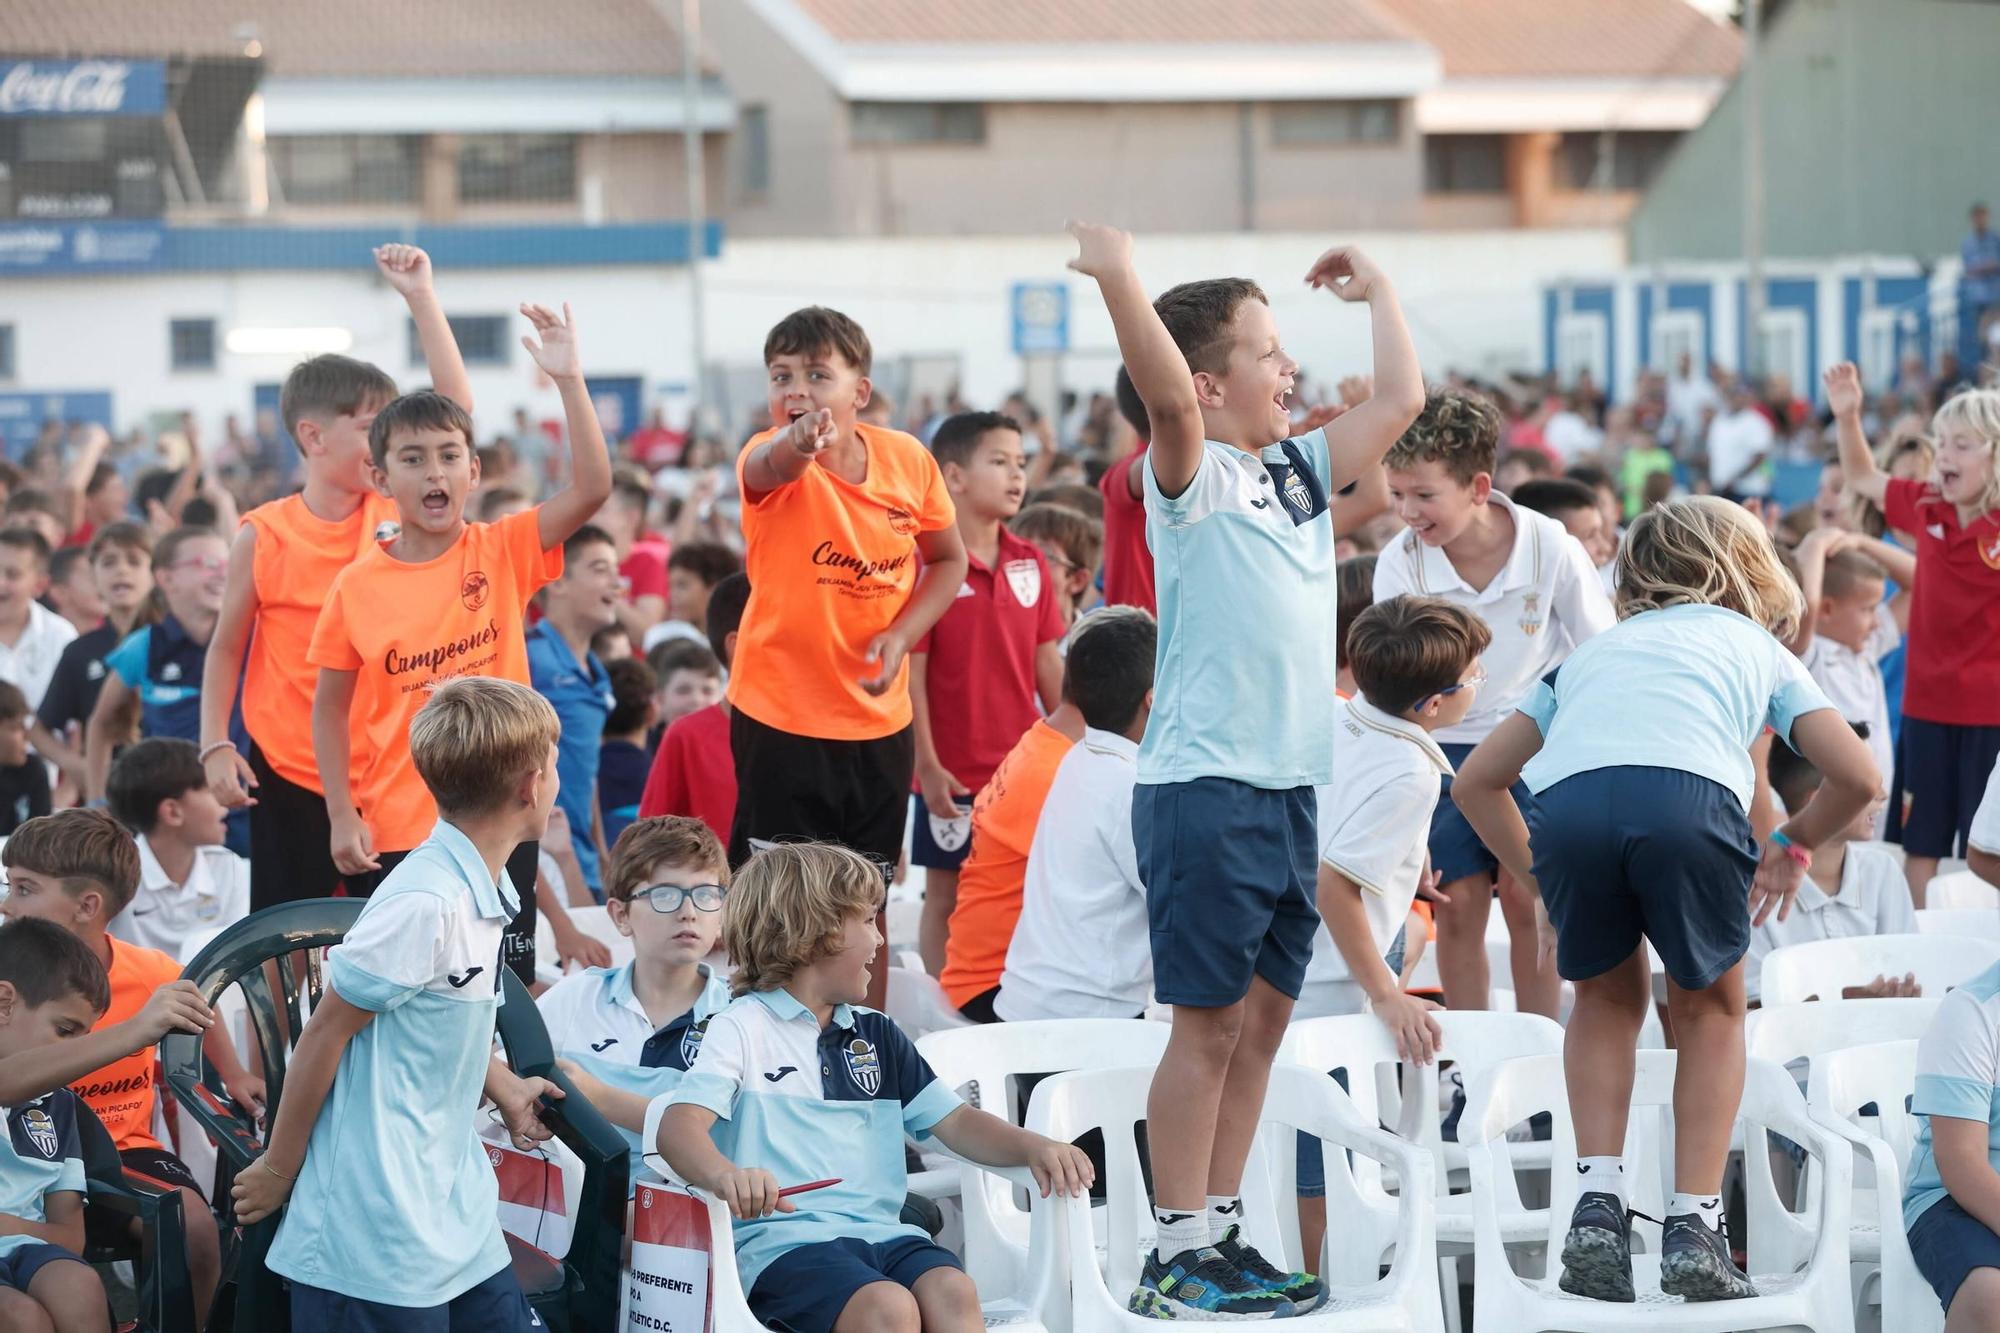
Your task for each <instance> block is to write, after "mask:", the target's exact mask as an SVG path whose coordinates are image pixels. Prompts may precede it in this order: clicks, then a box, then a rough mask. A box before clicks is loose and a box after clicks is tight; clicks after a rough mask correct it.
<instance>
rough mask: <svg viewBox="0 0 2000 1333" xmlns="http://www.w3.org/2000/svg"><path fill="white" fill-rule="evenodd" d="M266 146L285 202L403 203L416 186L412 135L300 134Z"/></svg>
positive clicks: (417, 169) (420, 169) (418, 176)
mask: <svg viewBox="0 0 2000 1333" xmlns="http://www.w3.org/2000/svg"><path fill="white" fill-rule="evenodd" d="M267 151H268V153H269V154H270V158H271V168H272V170H273V171H275V172H276V173H277V176H278V188H279V189H280V190H281V191H283V192H284V196H285V201H286V202H287V203H293V204H407V203H412V202H414V201H415V200H416V199H417V197H418V194H419V192H420V185H419V182H420V181H421V179H422V173H423V167H422V163H421V161H420V159H419V154H418V140H417V139H416V137H415V136H413V135H402V134H301V135H292V136H288V137H280V138H275V139H272V140H271V141H270V142H269V144H268V146H267Z"/></svg>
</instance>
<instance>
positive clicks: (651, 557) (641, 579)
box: [618, 537, 672, 602]
mask: <svg viewBox="0 0 2000 1333" xmlns="http://www.w3.org/2000/svg"><path fill="white" fill-rule="evenodd" d="M671 549H672V548H671V547H669V546H668V545H667V544H666V543H665V542H663V541H661V540H660V539H659V538H658V537H641V538H640V539H639V540H638V541H636V542H633V543H632V553H631V554H630V555H628V556H626V557H625V558H624V559H623V560H621V561H619V562H618V580H619V582H620V583H622V584H623V585H624V587H625V600H626V601H628V602H636V601H638V600H639V599H640V598H641V597H665V596H666V595H667V555H668V553H669V551H670V550H671Z"/></svg>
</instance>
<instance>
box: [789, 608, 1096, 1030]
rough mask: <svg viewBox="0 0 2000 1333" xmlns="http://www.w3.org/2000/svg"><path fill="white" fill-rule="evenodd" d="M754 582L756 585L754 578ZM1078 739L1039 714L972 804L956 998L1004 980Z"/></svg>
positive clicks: (955, 911)
mask: <svg viewBox="0 0 2000 1333" xmlns="http://www.w3.org/2000/svg"><path fill="white" fill-rule="evenodd" d="M753 586H754V585H753ZM1074 744H1075V742H1074V741H1072V740H1071V739H1070V738H1069V737H1067V736H1065V735H1063V734H1062V733H1061V732H1060V731H1057V730H1056V729H1055V728H1054V727H1052V726H1050V725H1049V724H1048V723H1047V722H1041V721H1037V722H1036V723H1035V725H1034V726H1032V727H1029V728H1028V730H1027V732H1026V734H1024V735H1023V736H1022V737H1021V739H1020V740H1019V741H1017V742H1015V744H1014V748H1013V749H1011V750H1009V751H1008V752H1007V757H1006V758H1005V759H1002V760H1001V761H1000V767H998V768H996V769H994V770H993V780H992V781H991V782H988V783H987V784H986V785H985V786H984V787H982V788H980V790H979V795H978V797H977V798H976V799H975V800H974V801H973V803H972V851H971V852H970V854H968V855H967V856H966V858H965V864H964V865H962V866H960V867H959V871H958V905H957V906H956V907H954V908H952V909H951V934H950V935H949V936H947V937H946V940H945V949H944V971H942V972H940V973H939V974H938V982H939V984H940V985H942V986H943V987H944V993H945V994H946V995H947V996H948V997H950V999H951V1002H952V1003H953V1004H955V1005H963V1004H964V1003H965V1002H966V1001H967V1000H970V999H972V998H973V997H974V996H976V995H979V994H980V993H981V992H983V991H989V990H992V989H993V988H994V987H995V986H997V985H999V984H1000V972H1001V969H1003V968H1004V967H1006V966H1007V946H1008V945H1009V944H1012V943H1013V942H1014V926H1015V924H1016V923H1017V922H1018V921H1020V919H1021V886H1022V884H1024V883H1025V882H1026V881H1027V878H1028V849H1029V848H1030V847H1032V846H1034V843H1035V825H1036V824H1037V823H1039V822H1041V818H1042V804H1043V802H1045V801H1047V800H1048V798H1049V786H1050V784H1051V783H1053V782H1054V781H1055V780H1056V769H1057V768H1058V767H1059V766H1061V764H1062V761H1063V756H1064V755H1066V754H1068V753H1069V752H1070V747H1071V746H1073V745H1074Z"/></svg>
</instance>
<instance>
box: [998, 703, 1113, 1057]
mask: <svg viewBox="0 0 2000 1333" xmlns="http://www.w3.org/2000/svg"><path fill="white" fill-rule="evenodd" d="M1138 778H1139V747H1138V745H1137V744H1136V743H1134V742H1132V741H1129V740H1127V739H1125V737H1123V736H1120V735H1118V734H1116V733H1115V732H1110V731H1099V730H1097V729H1096V728H1094V727H1087V728H1085V729H1084V733H1083V740H1082V741H1081V742H1079V743H1078V744H1077V745H1076V747H1075V748H1073V749H1072V750H1071V751H1070V752H1069V753H1068V754H1067V755H1065V756H1063V761H1062V763H1061V764H1060V765H1058V766H1057V768H1056V775H1055V780H1054V781H1053V782H1051V783H1050V784H1049V795H1048V799H1047V800H1046V801H1045V802H1043V804H1042V816H1041V819H1040V820H1039V821H1038V822H1037V824H1036V825H1035V840H1034V843H1033V844H1032V845H1031V846H1030V847H1029V850H1028V870H1027V877H1026V879H1025V881H1024V883H1023V885H1022V890H1021V919H1020V922H1019V924H1017V925H1016V926H1015V927H1014V939H1013V942H1012V943H1011V944H1010V945H1009V946H1008V948H1007V966H1006V968H1005V969H1004V970H1003V971H1002V972H1001V974H1000V994H999V995H997V996H996V997H994V1000H993V1012H994V1013H996V1014H998V1015H999V1016H1000V1017H1001V1018H1004V1019H1006V1020H1008V1021H1009V1022H1016V1023H1018V1022H1022V1021H1024V1020H1027V1019H1035V1018H1131V1017H1134V1016H1135V1015H1137V1014H1139V1013H1141V1012H1143V1011H1144V1010H1145V1008H1146V1003H1147V1001H1149V1000H1150V999H1151V998H1152V994H1153V947H1152V932H1151V928H1150V925H1149V923H1148V919H1147V916H1146V886H1145V884H1144V883H1143V882H1141V880H1140V878H1139V863H1138V855H1137V853H1136V852H1135V851H1134V849H1133V843H1132V787H1133V784H1134V783H1136V782H1137V781H1138Z"/></svg>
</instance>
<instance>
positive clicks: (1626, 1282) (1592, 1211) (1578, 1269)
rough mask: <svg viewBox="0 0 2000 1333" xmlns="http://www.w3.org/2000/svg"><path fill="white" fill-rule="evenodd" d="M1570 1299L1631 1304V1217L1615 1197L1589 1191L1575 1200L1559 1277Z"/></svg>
mask: <svg viewBox="0 0 2000 1333" xmlns="http://www.w3.org/2000/svg"><path fill="white" fill-rule="evenodd" d="M1556 1285H1557V1286H1559V1287H1561V1288H1562V1289H1563V1290H1564V1291H1566V1292H1568V1293H1569V1294H1570V1295H1572V1296H1587V1297H1589V1298H1590V1299H1591V1300H1593V1301H1623V1302H1627V1303H1629V1302H1631V1301H1632V1300H1633V1299H1634V1298H1635V1297H1634V1293H1633V1291H1632V1214H1630V1213H1629V1212H1627V1211H1626V1209H1625V1206H1624V1204H1622V1203H1621V1202H1619V1199H1618V1196H1617V1195H1615V1194H1607V1193H1605V1192H1604V1191H1602V1190H1591V1191H1590V1192H1589V1193H1587V1194H1585V1195H1583V1196H1582V1197H1581V1198H1579V1199H1578V1200H1577V1201H1576V1211H1575V1212H1573V1213H1571V1214H1570V1215H1569V1235H1568V1236H1567V1237H1565V1238H1564V1240H1563V1252H1562V1278H1561V1280H1560V1281H1559V1282H1558V1283H1557V1284H1556Z"/></svg>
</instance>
